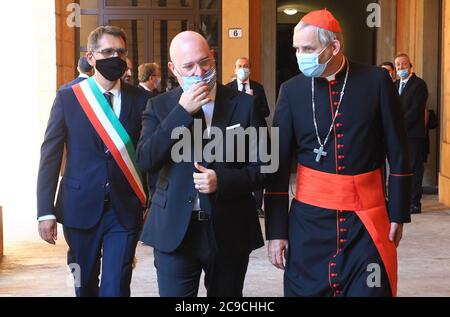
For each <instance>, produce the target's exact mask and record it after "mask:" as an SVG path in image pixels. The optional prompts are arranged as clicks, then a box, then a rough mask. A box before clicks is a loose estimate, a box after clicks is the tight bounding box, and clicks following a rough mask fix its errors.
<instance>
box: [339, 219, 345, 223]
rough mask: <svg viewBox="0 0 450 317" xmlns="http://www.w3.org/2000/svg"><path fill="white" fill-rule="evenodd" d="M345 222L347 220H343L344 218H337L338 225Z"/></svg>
mask: <svg viewBox="0 0 450 317" xmlns="http://www.w3.org/2000/svg"><path fill="white" fill-rule="evenodd" d="M345 220H347V219H345V218H339V222H340V223H343V222H345Z"/></svg>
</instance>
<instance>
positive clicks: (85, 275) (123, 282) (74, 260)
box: [64, 204, 139, 297]
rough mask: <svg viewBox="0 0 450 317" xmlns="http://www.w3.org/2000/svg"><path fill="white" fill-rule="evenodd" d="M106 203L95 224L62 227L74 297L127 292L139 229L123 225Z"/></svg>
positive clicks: (115, 295)
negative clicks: (92, 226) (67, 246)
mask: <svg viewBox="0 0 450 317" xmlns="http://www.w3.org/2000/svg"><path fill="white" fill-rule="evenodd" d="M108 205H109V204H107V206H105V211H104V214H103V216H102V218H101V220H100V222H99V223H98V224H97V225H96V226H95V227H94V228H92V229H89V230H80V229H74V228H68V227H64V236H65V238H66V241H67V243H68V245H69V251H68V255H67V262H68V265H69V267H70V269H71V270H72V273H73V275H74V278H75V292H76V296H77V297H98V296H100V297H129V296H130V283H131V276H132V264H133V259H134V256H135V252H136V245H137V242H138V238H139V237H138V229H136V230H127V229H125V228H123V227H122V226H121V225H120V223H119V222H118V220H117V217H116V214H115V212H114V210H113V209H112V208H111V206H108ZM100 271H101V281H99V275H100ZM99 282H100V286H99Z"/></svg>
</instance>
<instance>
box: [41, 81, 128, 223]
mask: <svg viewBox="0 0 450 317" xmlns="http://www.w3.org/2000/svg"><path fill="white" fill-rule="evenodd" d="M80 77H81V75H80ZM95 83H96V84H97V86H98V88H99V89H100V91H101V93H102V94H104V93H105V92H106V89H104V88H103V87H102V86H100V84H99V83H98V82H97V81H95ZM109 92H111V93H112V95H113V96H112V100H111V102H112V104H113V109H114V113H115V114H116V116H117V117H118V118H120V112H121V111H122V93H121V83H120V80H118V81H117V83H116V84H115V85H114V87H113V88H112V89H111V90H110V91H109ZM55 219H56V217H55V215H50V214H49V215H45V216H42V217H39V218H38V221H39V222H42V221H46V220H55Z"/></svg>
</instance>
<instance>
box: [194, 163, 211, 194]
mask: <svg viewBox="0 0 450 317" xmlns="http://www.w3.org/2000/svg"><path fill="white" fill-rule="evenodd" d="M195 168H196V169H197V170H198V171H199V172H200V173H194V184H195V189H196V190H198V192H199V193H200V194H206V195H208V194H214V193H215V192H216V191H217V174H216V172H215V171H213V170H209V169H207V168H205V167H203V166H201V165H200V164H198V163H195Z"/></svg>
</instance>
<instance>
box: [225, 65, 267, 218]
mask: <svg viewBox="0 0 450 317" xmlns="http://www.w3.org/2000/svg"><path fill="white" fill-rule="evenodd" d="M234 74H235V75H236V79H235V80H234V81H232V82H230V83H228V84H227V86H228V87H230V88H232V89H235V90H239V91H242V92H244V93H247V94H249V95H251V96H254V97H255V98H256V107H257V109H258V111H259V112H260V114H261V116H262V117H263V118H267V117H268V116H269V115H270V108H269V104H268V103H267V97H266V92H265V90H264V86H263V85H261V84H260V83H258V82H256V81H254V80H250V75H251V69H250V61H249V59H248V58H247V57H241V58H239V59H238V60H237V61H236V63H235V68H234ZM253 196H254V197H255V202H256V208H257V210H258V215H259V216H260V217H261V218H263V217H264V209H263V200H264V190H259V191H257V192H254V193H253Z"/></svg>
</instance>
